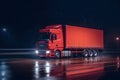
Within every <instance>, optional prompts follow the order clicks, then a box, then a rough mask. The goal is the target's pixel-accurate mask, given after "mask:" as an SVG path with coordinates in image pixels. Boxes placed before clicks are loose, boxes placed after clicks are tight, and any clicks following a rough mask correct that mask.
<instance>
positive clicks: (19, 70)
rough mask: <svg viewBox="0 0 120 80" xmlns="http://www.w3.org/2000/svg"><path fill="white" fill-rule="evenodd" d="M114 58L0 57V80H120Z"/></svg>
mask: <svg viewBox="0 0 120 80" xmlns="http://www.w3.org/2000/svg"><path fill="white" fill-rule="evenodd" d="M119 76H120V59H119V56H116V57H95V58H70V59H32V58H18V59H17V58H16V59H15V58H14V59H13V58H11V59H1V60H0V80H113V79H114V80H120V77H119Z"/></svg>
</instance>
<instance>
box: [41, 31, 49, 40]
mask: <svg viewBox="0 0 120 80" xmlns="http://www.w3.org/2000/svg"><path fill="white" fill-rule="evenodd" d="M39 40H50V33H49V32H44V33H39Z"/></svg>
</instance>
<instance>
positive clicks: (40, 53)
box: [36, 50, 54, 57]
mask: <svg viewBox="0 0 120 80" xmlns="http://www.w3.org/2000/svg"><path fill="white" fill-rule="evenodd" d="M36 56H38V57H54V52H53V51H52V50H39V51H36Z"/></svg>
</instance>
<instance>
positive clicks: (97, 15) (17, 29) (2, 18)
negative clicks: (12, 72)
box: [0, 0, 120, 48]
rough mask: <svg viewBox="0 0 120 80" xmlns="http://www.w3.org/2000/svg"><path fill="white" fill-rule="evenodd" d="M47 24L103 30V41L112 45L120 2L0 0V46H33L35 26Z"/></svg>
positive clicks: (119, 19) (119, 31)
mask: <svg viewBox="0 0 120 80" xmlns="http://www.w3.org/2000/svg"><path fill="white" fill-rule="evenodd" d="M50 24H72V25H82V26H88V27H93V28H100V29H104V31H105V35H106V37H105V42H107V43H106V44H109V43H110V44H111V45H114V40H113V37H114V36H116V35H120V1H119V0H33V1H31V0H19V1H18V0H1V1H0V48H31V47H34V46H35V42H36V40H37V33H38V29H39V28H43V27H45V25H50ZM3 27H6V28H7V32H5V33H4V32H3V31H2V30H1V29H2V28H3Z"/></svg>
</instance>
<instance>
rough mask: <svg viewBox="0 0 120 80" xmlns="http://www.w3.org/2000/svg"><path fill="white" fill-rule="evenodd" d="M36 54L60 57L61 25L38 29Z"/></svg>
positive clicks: (61, 48) (61, 46)
mask: <svg viewBox="0 0 120 80" xmlns="http://www.w3.org/2000/svg"><path fill="white" fill-rule="evenodd" d="M38 39H39V40H38V42H37V43H36V51H35V52H36V55H37V56H40V57H60V56H61V51H62V50H63V36H62V25H52V26H47V27H46V28H45V29H41V30H39V38H38Z"/></svg>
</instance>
